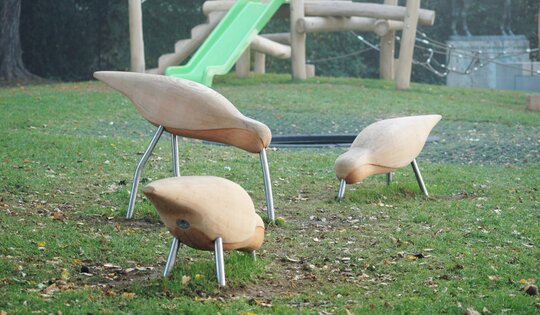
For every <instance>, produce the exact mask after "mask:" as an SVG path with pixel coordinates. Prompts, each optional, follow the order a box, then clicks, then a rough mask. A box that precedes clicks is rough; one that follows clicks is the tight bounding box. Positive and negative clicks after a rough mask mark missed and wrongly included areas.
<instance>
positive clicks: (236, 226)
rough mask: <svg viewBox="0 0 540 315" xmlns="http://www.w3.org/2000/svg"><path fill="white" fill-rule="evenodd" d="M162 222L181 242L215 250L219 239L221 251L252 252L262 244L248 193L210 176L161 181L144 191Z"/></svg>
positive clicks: (260, 223) (260, 226)
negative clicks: (220, 240) (216, 241)
mask: <svg viewBox="0 0 540 315" xmlns="http://www.w3.org/2000/svg"><path fill="white" fill-rule="evenodd" d="M143 192H144V194H145V195H146V196H147V197H148V199H149V200H150V201H151V202H152V203H153V204H154V206H155V207H156V209H157V211H158V213H159V216H160V217H161V220H162V221H163V223H164V224H165V226H166V227H167V229H168V230H169V232H171V234H172V235H173V236H174V237H176V238H177V239H178V240H179V241H180V242H182V243H184V244H186V245H188V246H190V247H193V248H196V249H200V250H214V241H215V240H216V239H217V238H218V237H221V238H222V240H223V248H224V250H233V249H239V250H244V251H254V250H257V249H259V247H261V245H262V243H263V240H264V223H263V221H262V219H261V217H259V215H257V214H256V213H255V207H254V205H253V202H252V201H251V198H250V197H249V195H248V193H247V192H246V191H245V190H244V189H243V188H242V187H240V186H239V185H238V184H236V183H234V182H231V181H229V180H227V179H224V178H220V177H213V176H181V177H171V178H165V179H160V180H157V181H154V182H152V183H150V184H149V185H147V186H146V187H144V188H143Z"/></svg>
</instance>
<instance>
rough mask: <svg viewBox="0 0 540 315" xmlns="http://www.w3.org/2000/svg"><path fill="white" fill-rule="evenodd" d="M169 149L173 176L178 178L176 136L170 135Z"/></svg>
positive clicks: (178, 162) (178, 159) (178, 164)
mask: <svg viewBox="0 0 540 315" xmlns="http://www.w3.org/2000/svg"><path fill="white" fill-rule="evenodd" d="M171 147H172V159H173V174H174V176H175V177H178V176H180V158H179V157H178V136H177V135H173V134H171Z"/></svg>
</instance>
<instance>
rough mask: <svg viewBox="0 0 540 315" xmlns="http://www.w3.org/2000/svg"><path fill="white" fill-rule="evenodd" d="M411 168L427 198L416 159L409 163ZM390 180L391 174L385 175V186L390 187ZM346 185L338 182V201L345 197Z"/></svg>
mask: <svg viewBox="0 0 540 315" xmlns="http://www.w3.org/2000/svg"><path fill="white" fill-rule="evenodd" d="M411 166H412V168H413V171H414V176H416V181H417V182H418V186H420V189H421V190H422V193H424V195H425V196H426V197H429V194H428V191H427V188H426V185H425V184H424V179H423V178H422V174H421V173H420V168H419V167H418V164H417V163H416V159H414V160H413V161H412V162H411ZM392 178H393V173H386V184H387V185H390V183H392ZM346 185H347V184H346V182H345V180H344V179H342V180H341V181H340V183H339V191H338V196H337V199H338V200H341V199H343V197H344V196H345V186H346Z"/></svg>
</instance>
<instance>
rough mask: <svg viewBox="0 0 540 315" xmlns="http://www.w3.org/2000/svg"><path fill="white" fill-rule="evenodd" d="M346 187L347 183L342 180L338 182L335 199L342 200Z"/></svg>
mask: <svg viewBox="0 0 540 315" xmlns="http://www.w3.org/2000/svg"><path fill="white" fill-rule="evenodd" d="M346 187H347V182H346V181H345V180H344V179H342V180H341V181H340V182H339V190H338V194H337V199H338V200H341V199H343V197H345V188H346Z"/></svg>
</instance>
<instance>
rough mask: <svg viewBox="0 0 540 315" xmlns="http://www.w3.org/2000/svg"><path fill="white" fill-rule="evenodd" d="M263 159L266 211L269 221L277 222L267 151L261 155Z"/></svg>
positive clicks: (263, 151)
mask: <svg viewBox="0 0 540 315" xmlns="http://www.w3.org/2000/svg"><path fill="white" fill-rule="evenodd" d="M259 157H260V159H261V167H262V171H263V179H264V193H265V195H266V211H267V212H268V219H270V222H274V221H275V220H276V216H275V214H274V198H273V197H272V182H271V181H270V170H269V169H268V159H267V158H266V149H263V150H262V151H261V152H260V153H259Z"/></svg>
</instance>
